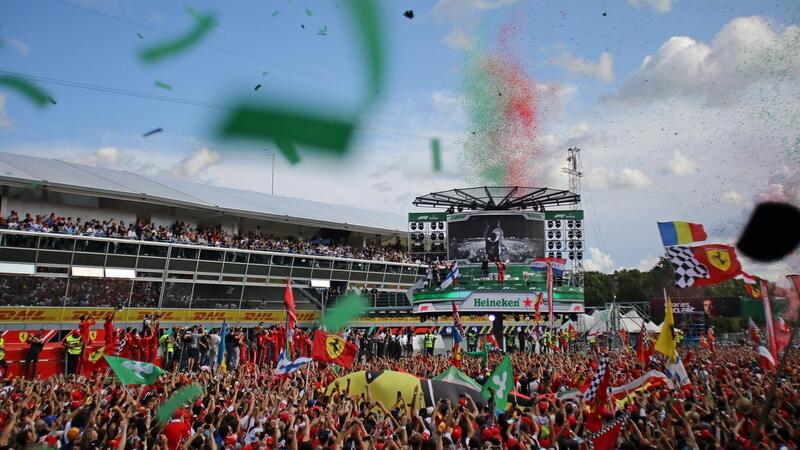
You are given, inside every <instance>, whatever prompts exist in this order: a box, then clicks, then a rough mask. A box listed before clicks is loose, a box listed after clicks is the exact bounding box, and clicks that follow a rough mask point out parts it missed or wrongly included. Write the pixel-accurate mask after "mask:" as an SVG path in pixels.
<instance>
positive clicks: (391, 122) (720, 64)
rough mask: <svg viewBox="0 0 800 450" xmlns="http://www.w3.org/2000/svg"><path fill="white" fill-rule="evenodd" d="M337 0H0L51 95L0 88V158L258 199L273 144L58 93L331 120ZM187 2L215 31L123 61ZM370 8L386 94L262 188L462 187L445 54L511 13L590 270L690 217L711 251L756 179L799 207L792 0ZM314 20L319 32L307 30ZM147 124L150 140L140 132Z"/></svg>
mask: <svg viewBox="0 0 800 450" xmlns="http://www.w3.org/2000/svg"><path fill="white" fill-rule="evenodd" d="M345 1H346V0H340V1H325V2H312V1H299V0H292V1H288V0H271V1H262V2H235V3H234V2H210V1H196V2H163V1H161V2H159V1H135V2H134V1H123V0H36V1H26V0H6V1H4V2H2V3H0V39H2V42H3V46H2V48H0V70H2V71H8V72H17V73H22V74H26V75H32V76H37V77H45V78H48V79H52V80H57V81H58V83H59V84H51V83H41V85H42V86H43V87H45V88H46V89H47V90H49V91H50V92H51V94H52V96H53V97H54V98H55V99H57V101H58V105H56V106H54V107H49V108H45V109H38V108H36V107H34V106H32V105H30V104H29V103H27V102H26V101H25V99H23V98H21V97H19V96H18V95H16V94H14V93H9V92H6V91H5V90H4V89H2V88H0V150H2V151H12V152H18V153H23V152H27V153H31V154H35V155H37V156H49V157H58V158H66V159H71V160H74V161H79V162H84V163H89V164H97V165H104V166H108V167H116V168H124V169H129V170H140V171H148V172H151V173H153V172H157V173H162V174H166V175H171V176H183V177H189V178H192V179H200V180H206V181H209V182H213V183H218V184H221V185H226V186H232V187H240V188H246V189H253V190H261V191H266V190H268V188H269V184H270V183H269V178H268V177H269V171H270V167H269V157H268V156H267V155H268V154H270V153H272V152H274V151H275V149H274V146H273V145H272V144H271V143H254V142H248V141H235V142H221V141H219V139H217V137H216V135H215V132H214V131H215V130H216V128H217V127H218V126H219V121H220V119H221V114H220V112H219V111H218V110H215V109H213V108H205V107H199V106H187V105H176V104H173V103H165V102H159V101H155V100H151V99H143V98H137V97H134V96H128V95H117V94H111V93H107V92H98V91H96V90H86V89H79V88H76V87H69V86H65V85H63V83H67V84H73V83H84V84H89V85H93V86H102V87H105V88H113V89H121V90H128V91H135V92H137V93H147V94H155V95H164V96H169V97H178V98H182V99H189V100H192V101H195V102H206V103H212V104H217V105H229V104H232V103H233V102H235V101H236V100H240V99H247V100H258V101H263V102H265V103H269V102H278V101H281V102H291V103H292V104H297V105H325V106H327V107H329V108H333V109H336V110H340V111H342V112H345V111H350V110H353V109H354V108H355V105H356V104H357V103H358V102H359V101H360V100H361V99H362V98H363V92H364V89H365V88H364V86H365V79H364V74H363V70H362V63H361V60H360V53H359V48H358V46H357V42H356V41H355V39H356V36H355V34H354V32H353V27H352V23H351V21H350V18H349V16H347V14H346V3H345ZM187 6H191V7H193V8H194V9H195V10H197V11H198V12H201V13H213V14H214V15H215V17H216V18H217V21H218V23H219V25H218V26H216V27H215V28H214V30H213V31H212V32H211V33H210V34H209V35H208V36H207V37H206V38H205V39H204V40H203V41H202V44H201V45H198V46H195V47H193V48H192V49H191V50H190V51H187V52H186V53H184V54H181V55H180V56H177V57H175V58H172V59H169V60H167V61H164V62H162V63H158V64H153V65H146V64H143V63H142V62H141V61H140V60H139V59H138V57H137V52H138V51H140V50H141V49H142V48H144V47H146V46H147V45H148V44H152V43H155V42H158V41H160V40H162V39H164V38H165V36H164V35H163V34H162V33H161V32H167V33H174V34H182V33H184V32H185V31H187V30H188V29H189V28H190V27H191V25H192V19H191V17H190V16H189V15H188V14H187V13H186V7H187ZM406 9H412V10H413V11H414V13H415V18H414V19H413V20H408V19H406V18H405V17H403V15H402V13H403V11H404V10H406ZM307 10H308V11H310V12H311V15H310V16H309V15H308V13H307ZM275 11H277V12H278V14H277V15H275V16H273V13H274V12H275ZM381 13H382V14H381V19H382V26H381V30H382V32H383V34H384V36H385V37H386V40H387V46H386V49H385V54H386V56H387V64H388V67H387V69H388V71H387V74H388V75H387V80H386V89H385V91H384V92H383V93H382V95H381V96H380V101H379V102H378V103H377V105H376V106H375V107H374V108H373V109H372V110H371V111H370V114H369V116H368V117H367V118H366V120H365V123H364V124H363V126H362V129H361V130H360V132H359V133H358V136H357V138H356V142H355V143H354V145H353V147H352V149H351V152H350V156H349V157H348V158H346V159H345V160H344V161H334V160H330V159H327V158H323V157H318V156H314V154H313V153H309V152H307V151H303V150H302V149H301V153H303V155H304V157H305V159H304V161H303V162H302V163H301V164H299V165H297V166H289V165H288V164H287V163H286V162H285V161H283V160H282V159H280V158H279V161H278V177H277V179H276V187H277V191H278V193H280V194H283V195H290V196H298V197H306V198H313V199H318V200H322V201H328V202H333V203H336V202H339V203H347V204H353V205H361V206H368V207H372V208H376V209H385V210H392V211H397V212H399V213H405V212H407V211H409V210H411V209H412V207H411V204H410V203H411V200H412V199H413V197H414V196H415V195H419V194H423V193H426V192H429V191H431V190H436V189H447V188H450V187H456V186H469V185H473V184H478V183H479V181H480V180H475V179H474V178H473V177H471V176H470V174H467V173H464V171H463V170H461V167H460V164H459V161H460V159H459V158H460V152H461V145H462V144H463V140H464V139H465V133H466V132H467V130H468V128H469V124H468V120H467V118H466V114H465V113H464V108H465V105H464V102H463V95H462V90H463V79H464V64H465V58H466V57H467V55H468V54H469V52H471V51H474V49H475V48H481V47H482V48H490V49H491V48H493V47H494V46H495V45H496V39H497V32H498V29H499V28H500V27H502V26H503V25H505V24H508V23H510V22H511V21H514V23H516V24H517V25H518V26H519V30H518V32H517V34H516V35H515V37H514V48H515V50H516V52H515V53H516V55H515V56H516V57H517V58H518V60H519V61H520V62H521V63H522V64H523V65H524V67H525V68H526V71H527V73H528V75H529V76H530V77H531V79H532V80H535V83H537V85H550V86H557V88H558V89H559V92H561V93H562V94H563V95H561V96H560V97H559V99H560V100H559V101H560V102H561V104H560V105H557V107H551V106H552V105H543V106H542V107H543V108H545V109H547V110H548V111H552V112H551V113H548V114H547V115H546V117H543V118H542V123H541V139H542V144H541V145H542V148H543V149H544V157H543V158H542V160H541V161H537V162H536V163H537V164H538V165H539V166H540V167H541V170H542V171H543V173H544V174H545V176H544V177H543V178H542V179H541V180H542V184H545V183H546V184H548V185H551V186H554V187H565V185H566V179H564V178H563V176H560V175H559V172H558V168H559V167H560V165H561V164H562V160H563V156H564V154H563V151H564V149H565V148H566V146H568V145H573V144H574V145H580V146H581V148H582V149H583V152H584V166H585V169H586V172H587V176H586V178H585V180H584V181H585V183H584V187H585V190H584V196H585V197H584V198H585V199H586V200H587V202H588V204H586V205H584V206H585V207H586V209H587V210H589V211H590V218H591V220H593V222H594V223H593V224H592V226H590V227H589V230H588V239H589V242H588V246H589V247H592V248H593V249H594V250H593V256H592V264H594V265H595V266H593V267H596V268H598V269H600V270H613V269H616V268H618V267H623V266H624V267H636V266H641V267H643V268H644V267H646V266H647V265H648V264H651V263H652V261H653V259H654V258H655V257H656V256H658V254H659V253H660V249H659V248H658V238H657V236H656V231H655V225H654V224H653V222H654V221H655V220H657V219H669V218H673V219H687V220H696V221H702V222H704V223H706V226H707V228H708V229H709V231H710V234H712V236H714V237H716V238H718V239H719V240H723V241H725V240H732V239H734V238H735V236H736V234H737V232H738V230H739V228H740V227H741V224H742V222H743V221H744V219H745V218H746V215H747V211H749V209H750V208H752V201H753V199H754V198H757V197H758V196H759V195H763V194H765V193H768V192H772V190H774V185H776V184H777V185H780V186H782V187H783V188H784V189H783V191H782V192H784V193H785V194H786V195H789V197H791V199H792V200H795V201H796V200H797V197H796V195H797V194H796V193H795V191H794V190H793V189H797V186H798V185H800V184H798V182H797V180H793V179H792V177H791V170H790V169H787V167H788V168H791V167H796V163H797V161H796V160H792V159H791V158H788V157H787V154H788V153H787V152H786V149H787V148H789V147H791V143H792V142H794V140H793V139H794V138H795V137H796V136H798V129H799V128H800V123H799V122H798V121H797V119H796V117H798V115H797V109H796V106H792V105H791V102H789V101H787V100H786V98H787V97H786V96H787V95H788V96H789V98H791V95H793V94H796V93H797V89H798V82H797V81H798V78H797V77H798V75H797V73H800V71H793V70H794V69H795V68H798V69H800V57H798V55H797V54H796V51H792V50H791V45H790V44H791V43H792V42H795V41H793V39H796V31H797V28H796V27H797V25H798V16H799V14H798V7H797V6H796V3H795V2H793V1H791V0H787V1H776V2H753V1H723V0H719V1H703V2H694V1H687V0H630V1H625V0H617V1H609V2H605V3H604V2H595V1H591V2H589V1H566V2H543V1H536V2H534V1H514V0H438V1H403V2H399V1H397V2H388V1H386V2H381ZM604 13H605V16H604V15H603V14H604ZM301 25H304V26H305V29H303V28H301ZM323 27H327V35H326V36H320V35H318V34H317V32H318V30H319V29H321V28H323ZM137 33H140V34H141V35H142V36H143V37H144V39H140V38H139V37H138V36H137ZM667 44H669V45H667ZM464 47H470V48H469V49H465V48H464ZM787 52H788V56H787V55H785V54H786V53H787ZM777 53H780V54H781V55H784V56H786V59H785V60H782V61H783V62H780V63H774V62H773V60H774V58H769V60H768V61H767V62H761V63H758V64H756V65H757V66H758V67H757V68H752V67H751V65H752V61H750V60H749V59H748V58H756V59H758V60H759V61H765V60H766V58H767V57H768V56H769V55H774V54H777ZM676 54H677V55H678V56H675V55H676ZM604 55H605V56H604ZM648 55H650V56H651V64H650V65H649V66H648V65H643V61H644V60H645V58H646V57H647V56H648ZM765 55H766V56H765ZM786 61H788V62H786ZM770 64H778V65H780V67H775V68H774V70H770V67H769V66H770ZM795 64H798V65H797V66H795ZM264 71H268V73H267V74H266V75H263V76H262V72H264ZM787 73H788V75H787ZM792 73H793V75H792ZM776 74H777V75H776ZM156 80H159V81H163V82H165V83H168V84H170V85H171V86H173V88H174V90H172V91H166V90H163V89H160V88H158V87H156V86H154V81H156ZM257 84H261V85H262V87H261V88H260V89H259V90H258V91H254V90H253V88H254V87H255V85H257ZM734 92H735V95H731V93H734ZM794 98H795V99H796V97H794ZM794 103H796V102H794ZM759 111H763V112H764V114H766V116H764V115H759ZM769 114H772V115H773V117H769ZM774 115H777V117H774ZM157 127H161V128H163V129H164V130H165V131H164V133H161V134H158V135H155V136H152V137H149V138H142V137H141V135H142V133H144V132H146V131H149V130H151V129H154V128H157ZM670 131H671V133H670ZM765 131H766V132H767V133H764V132H765ZM765 135H766V136H765ZM432 136H436V137H440V138H441V139H442V140H443V143H444V152H445V155H444V156H445V169H446V170H445V172H443V173H439V174H436V173H432V172H431V171H430V156H429V150H428V148H429V138H430V137H432ZM756 148H757V149H759V151H766V152H767V153H768V154H766V155H764V154H760V155H755V154H754V149H756ZM101 149H102V150H101ZM737 151H740V153H737ZM787 158H788V159H787ZM753 161H757V162H758V163H759V164H758V166H760V172H757V175H758V176H747V177H744V178H745V179H741V178H742V177H741V174H751V175H752V173H753V172H752V170H751V169H752V167H751V166H752V163H753ZM792 164H794V166H792ZM787 170H788V171H787ZM775 176H779V177H780V176H782V177H783V178H781V179H779V180H771V178H772V177H775ZM787 177H788V180H787V179H786V178H787ZM623 218H624V220H622V219H623ZM761 269H762V270H764V271H767V272H769V273H770V274H773V273H775V274H777V273H779V272H780V271H781V270H783V268H780V267H777V266H773V267H769V268H766V267H763V268H761Z"/></svg>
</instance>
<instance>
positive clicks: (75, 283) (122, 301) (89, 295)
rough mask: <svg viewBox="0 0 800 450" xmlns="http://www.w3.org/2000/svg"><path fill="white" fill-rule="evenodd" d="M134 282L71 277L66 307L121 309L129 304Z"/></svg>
mask: <svg viewBox="0 0 800 450" xmlns="http://www.w3.org/2000/svg"><path fill="white" fill-rule="evenodd" d="M132 287H133V280H124V279H113V278H92V277H76V276H73V277H70V279H69V287H68V288H67V299H66V302H65V305H66V306H81V307H109V306H110V307H114V308H117V307H120V306H126V305H127V304H128V299H129V298H130V296H131V288H132Z"/></svg>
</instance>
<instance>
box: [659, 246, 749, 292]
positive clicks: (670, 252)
mask: <svg viewBox="0 0 800 450" xmlns="http://www.w3.org/2000/svg"><path fill="white" fill-rule="evenodd" d="M667 256H668V257H669V260H670V262H671V263H672V268H673V269H674V270H675V285H676V286H678V287H679V288H688V287H697V286H708V285H710V284H717V283H722V282H723V281H727V280H730V279H732V278H734V277H736V276H737V275H739V274H740V273H741V271H742V265H741V264H740V263H739V260H738V259H737V258H736V250H734V248H733V247H731V246H729V245H722V244H708V245H698V246H695V247H688V246H685V245H675V246H672V247H667Z"/></svg>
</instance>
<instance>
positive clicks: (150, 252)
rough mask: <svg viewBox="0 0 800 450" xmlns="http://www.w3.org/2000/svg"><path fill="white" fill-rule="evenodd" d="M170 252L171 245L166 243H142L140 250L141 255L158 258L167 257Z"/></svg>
mask: <svg viewBox="0 0 800 450" xmlns="http://www.w3.org/2000/svg"><path fill="white" fill-rule="evenodd" d="M167 253H169V247H167V246H166V245H144V244H142V247H141V249H140V250H139V255H141V256H154V257H157V258H166V257H167Z"/></svg>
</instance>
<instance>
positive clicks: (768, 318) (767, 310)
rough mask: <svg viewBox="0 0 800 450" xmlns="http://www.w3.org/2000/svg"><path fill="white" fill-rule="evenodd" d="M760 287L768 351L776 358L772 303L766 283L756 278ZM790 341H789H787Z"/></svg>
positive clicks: (776, 349)
mask: <svg viewBox="0 0 800 450" xmlns="http://www.w3.org/2000/svg"><path fill="white" fill-rule="evenodd" d="M758 281H759V286H760V287H761V298H762V301H763V302H764V322H766V324H767V339H768V341H769V352H770V353H772V357H773V359H775V360H776V361H777V359H778V356H779V355H778V343H777V341H776V340H775V324H774V323H772V305H770V302H769V291H767V287H768V286H767V283H765V282H764V280H761V279H760V280H758ZM789 342H791V341H789Z"/></svg>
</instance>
